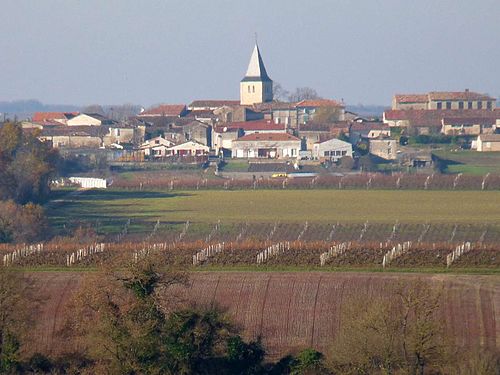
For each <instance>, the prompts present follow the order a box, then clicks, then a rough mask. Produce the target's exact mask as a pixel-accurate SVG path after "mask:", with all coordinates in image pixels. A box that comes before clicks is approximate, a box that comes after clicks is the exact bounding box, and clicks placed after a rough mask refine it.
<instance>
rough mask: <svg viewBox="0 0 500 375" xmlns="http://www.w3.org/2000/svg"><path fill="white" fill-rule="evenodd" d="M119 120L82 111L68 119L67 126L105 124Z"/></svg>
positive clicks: (111, 123)
mask: <svg viewBox="0 0 500 375" xmlns="http://www.w3.org/2000/svg"><path fill="white" fill-rule="evenodd" d="M116 123H117V122H116V121H114V120H111V119H109V118H107V117H105V116H103V115H100V114H98V113H80V114H78V115H76V116H74V117H72V118H70V119H68V120H67V121H66V125H67V126H103V125H113V124H116Z"/></svg>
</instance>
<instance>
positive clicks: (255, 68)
mask: <svg viewBox="0 0 500 375" xmlns="http://www.w3.org/2000/svg"><path fill="white" fill-rule="evenodd" d="M245 80H254V81H255V80H259V81H270V80H271V78H269V76H268V75H267V72H266V67H265V66H264V62H263V61H262V56H261V55H260V50H259V46H258V45H257V43H255V47H254V48H253V52H252V57H250V62H249V63H248V69H247V74H245V77H244V78H243V81H245Z"/></svg>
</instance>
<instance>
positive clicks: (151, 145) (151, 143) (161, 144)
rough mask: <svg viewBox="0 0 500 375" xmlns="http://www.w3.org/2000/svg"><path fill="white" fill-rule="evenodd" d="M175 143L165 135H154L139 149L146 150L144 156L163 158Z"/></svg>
mask: <svg viewBox="0 0 500 375" xmlns="http://www.w3.org/2000/svg"><path fill="white" fill-rule="evenodd" d="M174 145H175V143H174V142H172V141H171V140H168V139H165V138H163V137H154V138H151V139H148V140H146V141H145V142H144V143H143V144H142V145H141V146H140V147H139V149H140V150H142V151H143V152H144V156H146V157H153V158H163V157H166V156H167V149H168V148H169V147H172V146H174Z"/></svg>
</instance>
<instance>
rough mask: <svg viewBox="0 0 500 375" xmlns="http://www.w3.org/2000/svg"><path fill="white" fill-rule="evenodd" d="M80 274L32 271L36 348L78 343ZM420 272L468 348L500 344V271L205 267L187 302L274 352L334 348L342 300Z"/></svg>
mask: <svg viewBox="0 0 500 375" xmlns="http://www.w3.org/2000/svg"><path fill="white" fill-rule="evenodd" d="M82 275H83V274H81V273H72V272H37V273H32V274H30V275H29V276H30V278H32V279H33V280H34V281H35V286H36V289H37V290H38V295H39V297H40V298H41V299H42V301H43V303H42V305H41V307H40V309H39V311H38V312H37V313H36V317H35V318H36V319H35V320H36V326H35V327H34V330H33V338H32V341H31V343H32V344H31V345H30V350H29V351H30V352H36V351H39V352H42V353H47V354H58V353H61V352H64V351H71V350H74V349H76V346H75V343H73V342H67V341H66V340H63V339H61V338H60V337H58V334H57V332H58V330H59V329H60V328H61V327H62V324H63V317H62V314H61V312H62V311H63V309H64V306H65V304H66V303H67V302H68V299H69V297H70V296H71V294H72V291H74V290H75V288H76V287H77V286H78V284H79V282H80V280H81V279H82ZM418 277H422V278H424V279H426V280H431V281H433V282H434V283H436V285H439V284H443V285H444V292H443V304H442V312H441V313H442V318H443V319H444V321H445V326H446V331H447V333H448V334H449V335H450V336H451V337H452V338H453V339H454V340H455V342H456V343H457V344H459V345H461V346H464V347H477V345H478V344H482V345H485V346H487V347H489V348H492V349H493V348H496V349H497V350H500V277H499V276H474V275H463V276H454V275H410V274H408V275H403V274H391V275H388V274H378V273H326V272H296V273H278V272H275V273H264V272H198V273H194V274H192V275H191V279H190V280H191V285H190V287H189V288H183V289H178V290H177V293H178V294H179V296H181V297H184V298H186V301H192V302H193V301H196V303H199V304H205V305H207V304H208V305H210V304H212V305H213V304H216V305H218V306H220V307H221V308H224V309H227V311H228V313H229V314H230V315H231V316H232V317H233V318H234V320H235V322H236V323H237V324H239V325H241V327H242V328H243V330H244V334H245V336H246V337H247V338H256V337H258V336H262V338H263V342H264V344H265V346H266V348H267V350H268V352H269V354H270V356H271V357H276V356H279V355H283V354H286V353H287V352H289V351H293V350H295V349H298V348H303V347H305V346H312V347H315V348H317V349H319V350H322V351H327V350H328V347H329V345H330V342H331V340H332V338H333V337H334V336H335V334H336V331H337V329H338V327H339V325H340V324H341V322H340V314H339V313H340V306H341V304H342V302H343V301H344V300H345V299H346V297H347V296H349V295H352V294H353V293H356V291H358V290H367V291H368V292H369V293H370V294H372V295H374V296H377V295H383V294H384V291H385V290H386V287H387V286H388V285H389V284H391V283H395V282H399V281H411V280H415V279H416V278H418Z"/></svg>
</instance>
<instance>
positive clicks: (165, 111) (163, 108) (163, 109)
mask: <svg viewBox="0 0 500 375" xmlns="http://www.w3.org/2000/svg"><path fill="white" fill-rule="evenodd" d="M185 111H186V106H185V105H184V104H161V105H159V106H157V107H153V108H149V109H148V110H147V111H144V112H142V113H140V114H139V115H138V116H141V117H144V116H180V115H182V113H183V112H185Z"/></svg>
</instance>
